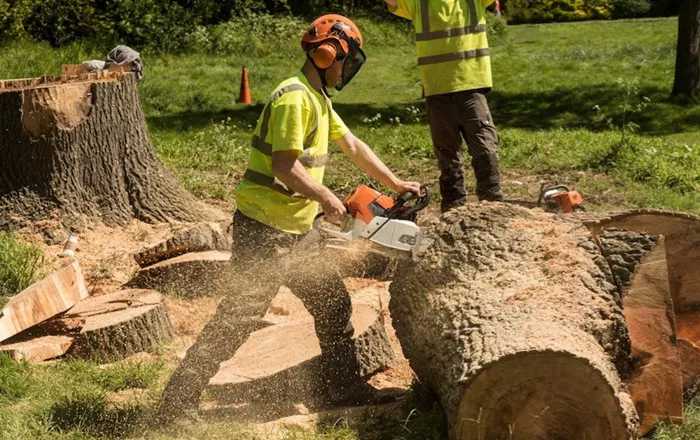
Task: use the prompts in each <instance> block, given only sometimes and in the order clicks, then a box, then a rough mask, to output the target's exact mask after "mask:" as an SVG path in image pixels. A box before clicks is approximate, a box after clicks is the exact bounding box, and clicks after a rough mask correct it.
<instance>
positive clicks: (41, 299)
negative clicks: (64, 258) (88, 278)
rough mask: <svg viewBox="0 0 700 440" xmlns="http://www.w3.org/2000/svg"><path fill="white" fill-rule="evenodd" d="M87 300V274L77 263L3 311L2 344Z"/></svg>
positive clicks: (0, 312)
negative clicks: (84, 275) (84, 276)
mask: <svg viewBox="0 0 700 440" xmlns="http://www.w3.org/2000/svg"><path fill="white" fill-rule="evenodd" d="M87 296H88V293H87V289H86V288H85V281H84V280H83V273H82V272H81V270H80V266H79V265H78V262H77V261H73V262H71V263H70V264H67V265H65V266H64V267H62V268H61V269H59V270H57V271H55V272H53V273H51V274H50V275H49V276H48V277H46V278H45V279H43V280H41V281H39V282H37V283H34V284H32V285H31V286H29V287H27V288H26V289H24V290H23V291H22V292H20V293H19V294H17V295H16V296H14V297H12V299H11V300H10V302H8V303H7V304H6V305H5V307H4V308H3V309H2V310H0V341H4V340H6V339H8V338H10V337H12V336H14V335H16V334H18V333H20V332H22V331H24V330H26V329H28V328H31V327H33V326H35V325H37V324H39V323H41V322H43V321H46V320H48V319H50V318H52V317H54V316H56V315H58V314H61V313H63V312H65V311H66V310H68V309H70V308H71V307H73V306H74V305H75V304H77V303H78V302H80V300H82V299H84V298H87Z"/></svg>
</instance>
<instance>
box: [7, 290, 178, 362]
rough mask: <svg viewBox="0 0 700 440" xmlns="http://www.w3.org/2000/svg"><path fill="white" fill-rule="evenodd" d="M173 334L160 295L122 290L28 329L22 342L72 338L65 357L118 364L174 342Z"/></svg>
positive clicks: (90, 301) (86, 302)
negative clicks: (133, 356) (115, 362)
mask: <svg viewBox="0 0 700 440" xmlns="http://www.w3.org/2000/svg"><path fill="white" fill-rule="evenodd" d="M173 334H174V331H173V327H172V324H171V323H170V318H169V317H168V311H167V308H166V305H165V299H164V298H163V296H162V295H161V294H160V293H158V292H154V291H152V290H122V291H119V292H115V293H110V294H107V295H103V296H97V297H92V298H89V299H86V300H85V301H82V302H81V303H80V304H78V305H76V306H75V307H73V308H72V309H71V310H70V311H69V312H68V313H66V314H65V315H63V316H61V317H59V318H54V319H52V320H50V321H47V322H46V323H44V324H42V325H39V326H37V327H34V328H32V329H30V330H28V331H27V332H26V334H23V335H22V338H21V341H22V342H21V343H23V344H25V346H26V344H32V343H34V342H35V341H37V340H39V341H40V340H42V339H43V338H45V337H51V336H53V337H57V336H60V337H68V338H70V339H72V343H71V344H70V347H69V349H68V350H67V352H65V354H67V355H69V356H75V357H81V358H91V359H97V360H99V361H101V362H114V361H117V360H119V359H123V358H125V357H128V356H131V355H133V354H136V353H139V352H142V351H146V350H148V349H150V348H152V347H154V346H156V345H159V344H164V343H167V342H170V341H171V340H172V338H173ZM44 340H46V339H44Z"/></svg>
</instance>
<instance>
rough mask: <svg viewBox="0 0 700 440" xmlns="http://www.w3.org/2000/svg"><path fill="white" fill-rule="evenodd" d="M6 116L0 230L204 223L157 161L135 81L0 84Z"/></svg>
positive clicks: (108, 77) (0, 150) (102, 77)
mask: <svg viewBox="0 0 700 440" xmlns="http://www.w3.org/2000/svg"><path fill="white" fill-rule="evenodd" d="M0 114H2V117H0V133H2V136H0V156H2V158H3V159H2V161H0V176H2V178H0V227H14V226H16V225H18V224H21V223H22V222H23V221H24V220H26V219H32V220H39V219H44V218H48V217H55V216H57V215H58V216H61V217H62V218H63V219H64V220H66V221H67V220H69V219H72V218H75V217H77V216H81V215H86V216H88V217H95V218H100V219H102V220H103V221H104V222H105V223H107V224H118V225H122V224H126V223H127V222H129V221H131V220H132V219H133V218H137V219H140V220H143V221H145V222H150V223H155V222H164V221H172V220H181V221H198V220H203V219H204V218H205V217H207V215H208V214H206V209H205V208H204V207H203V206H202V205H200V204H199V203H198V202H197V201H196V200H195V199H194V197H193V196H192V195H190V194H189V193H187V192H186V191H184V190H183V189H181V188H180V186H179V184H178V182H177V179H175V177H174V176H173V175H172V174H171V173H170V172H168V170H166V169H165V167H164V166H163V165H162V164H161V163H160V161H159V160H158V158H157V157H156V155H155V151H154V150H153V147H152V145H151V141H150V139H149V135H148V128H147V126H146V120H145V118H144V115H143V112H142V110H141V104H140V100H139V94H138V89H137V87H136V79H135V76H134V75H133V74H124V73H122V72H109V71H102V72H98V73H91V74H85V75H81V76H72V77H41V78H34V79H26V80H6V81H0Z"/></svg>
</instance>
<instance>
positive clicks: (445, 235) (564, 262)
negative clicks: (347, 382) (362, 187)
mask: <svg viewBox="0 0 700 440" xmlns="http://www.w3.org/2000/svg"><path fill="white" fill-rule="evenodd" d="M431 235H432V237H431V238H433V239H434V240H435V241H434V243H433V244H432V245H431V246H430V247H429V248H428V250H427V251H426V252H425V254H424V255H422V256H421V258H420V260H419V261H418V262H417V263H416V264H415V265H402V266H399V268H398V271H397V274H396V278H395V281H394V282H393V283H392V285H391V288H390V291H391V295H392V299H391V303H390V310H391V314H392V317H393V320H394V326H395V328H396V331H397V335H398V336H399V339H400V341H401V344H402V346H403V349H404V353H405V355H406V357H407V358H408V359H409V361H410V363H411V366H412V368H413V369H414V371H415V372H416V373H417V375H418V377H419V378H420V379H421V380H423V381H425V382H426V383H427V384H429V386H430V387H431V388H432V389H433V390H434V391H435V392H436V393H437V395H438V396H439V398H440V401H441V403H442V405H443V407H444V408H445V410H446V414H447V418H448V424H449V428H450V437H451V438H452V439H502V438H503V439H526V438H528V439H529V438H540V439H570V438H601V439H602V438H605V439H628V438H633V437H635V436H636V431H637V423H638V420H637V415H636V411H635V409H634V406H633V404H632V400H631V398H630V396H629V394H627V393H626V392H625V391H624V386H623V384H622V382H621V380H620V377H619V374H618V370H620V371H623V372H624V371H628V370H629V368H630V364H629V355H630V341H629V335H628V332H627V326H626V324H625V321H624V316H623V313H622V310H621V307H620V298H619V293H618V290H617V288H616V286H615V285H614V284H613V282H612V276H611V274H610V272H609V269H607V265H606V264H605V263H604V259H603V258H602V256H601V254H600V250H599V249H598V247H597V246H596V244H595V243H594V242H593V239H592V237H591V235H590V234H589V233H588V231H587V230H586V228H585V227H584V226H583V224H582V223H581V222H580V221H579V220H577V219H575V218H573V217H570V216H554V215H549V214H544V213H538V212H533V211H529V210H527V209H524V208H520V207H516V206H508V205H504V204H499V203H492V204H478V205H466V206H465V207H462V208H459V209H455V210H452V211H450V212H448V213H446V214H444V215H443V216H442V218H441V221H440V223H439V224H436V225H434V226H433V227H432V229H431ZM596 260H597V262H596ZM616 366H617V369H616Z"/></svg>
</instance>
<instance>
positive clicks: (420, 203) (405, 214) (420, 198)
mask: <svg viewBox="0 0 700 440" xmlns="http://www.w3.org/2000/svg"><path fill="white" fill-rule="evenodd" d="M420 190H421V193H422V195H421V194H418V195H416V194H414V193H412V192H410V191H408V192H405V193H403V194H401V195H400V196H399V199H404V198H405V197H408V198H406V199H405V202H407V201H409V200H412V199H413V198H416V203H414V204H413V206H409V207H408V208H406V209H405V210H403V211H402V212H401V217H402V218H409V217H410V216H412V215H413V214H415V213H417V212H418V211H422V210H423V209H424V208H425V207H426V206H428V205H429V204H430V190H429V189H428V187H427V186H425V185H421V187H420ZM405 202H404V203H405Z"/></svg>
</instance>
